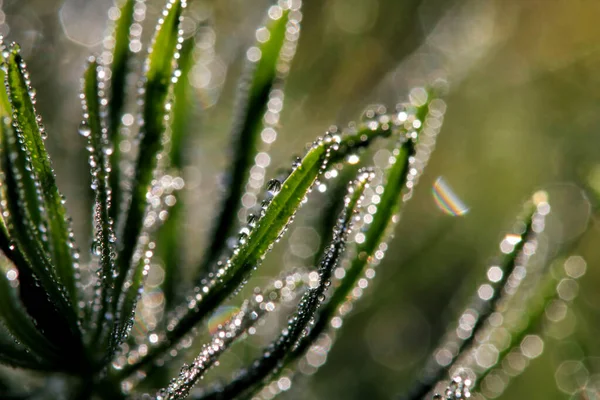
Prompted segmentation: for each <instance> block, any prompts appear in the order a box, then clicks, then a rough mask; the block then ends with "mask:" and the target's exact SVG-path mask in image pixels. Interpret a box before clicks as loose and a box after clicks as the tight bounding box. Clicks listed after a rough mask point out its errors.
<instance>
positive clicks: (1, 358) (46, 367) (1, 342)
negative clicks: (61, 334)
mask: <svg viewBox="0 0 600 400" xmlns="http://www.w3.org/2000/svg"><path fill="white" fill-rule="evenodd" d="M0 320H2V317H0ZM0 362H2V364H5V365H7V366H11V367H13V368H24V369H31V370H40V371H52V370H53V369H54V368H55V367H54V365H52V364H49V363H47V362H46V361H44V360H42V359H41V358H39V357H37V356H35V355H33V354H32V353H31V351H30V350H29V349H27V348H26V347H24V346H23V345H22V344H21V343H19V342H16V341H15V339H14V337H13V336H12V335H11V334H10V333H8V332H6V328H5V327H4V325H3V323H0ZM2 389H3V388H2V385H1V384H0V398H3V397H1V396H2Z"/></svg>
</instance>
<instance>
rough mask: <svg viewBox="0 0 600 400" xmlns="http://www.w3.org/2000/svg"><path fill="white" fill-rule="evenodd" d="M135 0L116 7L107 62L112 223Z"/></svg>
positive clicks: (118, 201) (117, 201)
mask: <svg viewBox="0 0 600 400" xmlns="http://www.w3.org/2000/svg"><path fill="white" fill-rule="evenodd" d="M136 3H137V0H125V2H124V3H123V5H122V6H121V8H120V9H119V19H118V20H117V21H116V22H115V25H114V33H113V40H112V42H113V49H112V57H111V63H110V66H109V67H110V80H109V82H110V90H109V94H108V98H107V100H108V124H107V129H108V139H109V142H110V145H111V147H112V149H113V151H112V154H111V155H110V164H111V165H112V166H114V167H113V168H114V173H112V174H111V175H110V178H109V179H110V187H111V188H112V197H113V201H114V204H115V207H113V208H112V209H111V210H110V211H111V212H110V216H111V218H112V219H113V221H114V222H115V224H116V223H117V221H118V218H119V211H120V210H119V205H120V204H121V199H122V196H121V182H120V174H119V173H118V172H119V170H118V166H119V162H120V158H121V157H120V156H121V151H120V148H119V141H120V134H119V128H120V126H121V115H122V113H123V107H124V105H125V101H126V98H127V96H126V91H127V79H126V78H127V74H128V72H129V62H130V59H131V57H132V55H133V53H132V52H131V50H130V43H131V41H130V32H129V30H130V28H131V24H132V23H133V13H134V8H135V5H136Z"/></svg>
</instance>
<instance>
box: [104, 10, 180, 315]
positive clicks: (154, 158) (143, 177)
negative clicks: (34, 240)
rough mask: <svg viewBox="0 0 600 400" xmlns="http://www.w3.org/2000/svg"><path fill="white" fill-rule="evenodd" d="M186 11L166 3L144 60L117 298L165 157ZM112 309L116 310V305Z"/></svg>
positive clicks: (119, 264)
mask: <svg viewBox="0 0 600 400" xmlns="http://www.w3.org/2000/svg"><path fill="white" fill-rule="evenodd" d="M185 7H186V1H185V0H168V2H167V6H166V8H165V10H164V11H163V17H162V18H161V19H160V21H159V25H158V27H157V28H156V33H155V36H154V39H153V44H152V46H151V50H150V51H149V55H148V59H147V60H146V73H145V77H144V79H145V82H144V90H143V105H142V111H141V117H142V121H143V125H142V126H141V127H140V146H139V154H138V158H137V164H136V169H135V177H134V180H133V183H132V194H131V202H130V206H129V210H128V213H127V217H126V220H125V226H124V229H123V235H122V238H123V240H122V242H121V246H120V249H119V254H118V258H117V259H118V268H119V271H118V276H117V278H116V280H115V287H116V291H117V295H118V294H120V292H119V291H120V290H122V286H123V283H124V282H125V277H126V276H127V273H128V271H129V270H130V269H131V262H132V260H131V258H132V256H133V252H134V251H135V249H136V245H137V241H138V238H139V235H140V232H141V230H142V223H143V220H144V214H145V211H146V208H147V205H148V201H147V193H148V189H149V187H150V185H151V181H152V178H153V176H154V172H155V169H156V167H157V164H158V158H162V157H163V156H164V154H162V150H163V139H164V138H163V136H164V133H165V131H166V129H167V125H166V124H167V120H168V118H169V113H170V108H171V105H170V103H169V102H168V97H169V92H170V91H171V90H172V88H173V84H174V82H175V81H176V79H177V74H175V70H176V67H175V63H176V60H177V59H178V58H179V53H178V51H179V50H180V49H181V34H180V33H181V32H180V28H179V25H180V21H181V13H182V11H183V9H184V8H185ZM115 301H116V302H118V296H115ZM114 305H115V307H116V303H115V304H114Z"/></svg>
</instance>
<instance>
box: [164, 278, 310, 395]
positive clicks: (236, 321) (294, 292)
mask: <svg viewBox="0 0 600 400" xmlns="http://www.w3.org/2000/svg"><path fill="white" fill-rule="evenodd" d="M303 275H307V274H302V273H299V272H294V273H291V274H289V275H286V276H284V277H283V278H282V279H277V280H275V281H274V282H272V283H271V285H270V286H269V287H268V288H267V289H265V290H262V291H261V290H260V288H258V287H257V288H255V294H254V295H253V296H252V297H251V298H250V299H249V300H246V301H245V302H244V303H243V305H242V307H241V310H240V311H239V312H237V314H235V315H234V316H233V317H232V318H231V319H230V320H228V321H227V322H225V323H219V325H218V327H217V330H216V331H215V332H214V333H212V332H211V336H212V340H211V342H210V343H208V344H205V345H203V346H202V350H201V353H200V355H199V356H198V357H196V359H195V360H194V364H193V365H192V366H191V367H190V366H187V365H184V367H183V368H182V374H186V376H185V377H182V376H180V377H179V378H177V379H173V380H172V382H171V384H170V385H169V388H167V389H164V390H162V391H160V392H159V394H158V396H162V397H165V396H167V397H168V396H169V395H172V393H174V392H175V391H177V390H179V389H180V390H185V391H187V388H184V387H183V386H190V387H191V385H192V384H193V383H192V382H191V381H190V380H197V379H198V378H202V375H203V374H204V372H205V371H208V369H210V368H211V366H213V365H215V364H216V362H217V360H218V358H219V356H220V355H221V354H222V353H224V352H225V351H226V350H227V349H228V348H229V347H230V346H231V345H232V344H233V343H234V342H235V341H237V340H238V339H241V338H242V337H243V335H244V334H245V333H247V332H248V331H250V330H251V328H253V327H254V326H256V325H257V324H258V323H259V321H261V320H262V319H263V318H264V317H265V315H266V314H268V313H270V312H273V311H275V310H276V308H277V307H278V306H279V305H280V304H281V303H289V302H291V301H293V300H294V299H295V298H296V297H297V296H298V295H299V294H300V293H301V291H302V290H303V288H304V284H306V283H308V281H309V279H310V278H309V279H306V280H305V279H303V278H302V277H303ZM208 325H209V330H210V329H211V322H210V320H209V323H208ZM184 371H186V372H184ZM186 381H188V383H186ZM180 386H182V387H180ZM178 387H180V388H179V389H178Z"/></svg>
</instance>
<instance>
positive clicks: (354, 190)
mask: <svg viewBox="0 0 600 400" xmlns="http://www.w3.org/2000/svg"><path fill="white" fill-rule="evenodd" d="M373 175H374V174H373V173H372V172H370V171H361V172H359V174H358V177H357V178H356V180H355V181H353V182H351V183H350V185H349V186H348V193H347V195H346V197H345V199H344V208H343V209H342V212H341V213H340V215H339V217H338V221H337V224H336V227H335V229H334V232H333V239H332V241H331V243H330V245H329V247H328V248H327V249H326V251H325V252H324V253H323V256H322V258H321V262H320V265H319V270H318V273H319V282H318V284H317V286H316V287H315V288H312V289H309V290H308V291H307V292H306V293H305V294H304V296H303V297H302V300H301V301H300V304H299V305H298V309H297V311H296V313H295V314H294V316H292V317H291V318H290V320H289V323H288V326H287V328H285V329H284V330H283V331H282V333H281V335H280V336H279V338H278V339H277V340H276V341H275V342H273V343H272V344H271V345H270V346H268V347H267V348H266V349H265V351H264V354H263V356H262V357H260V358H259V359H257V360H256V361H255V362H253V363H252V366H251V367H250V368H249V369H247V370H244V372H242V374H241V375H240V376H238V378H237V379H236V382H237V383H239V385H238V386H236V387H235V388H232V387H230V386H228V387H227V388H228V389H229V390H227V389H226V391H225V393H222V395H223V396H224V398H229V399H231V398H234V397H235V396H237V395H239V394H240V393H241V392H242V391H243V389H244V388H245V387H248V386H249V385H250V384H252V383H254V384H256V383H257V382H262V381H263V380H264V379H265V377H266V376H268V375H269V374H271V373H272V372H273V370H275V369H276V368H277V366H278V365H279V364H280V363H281V361H282V360H283V359H284V358H285V356H286V354H287V353H288V351H289V350H291V349H292V348H293V347H294V346H295V345H296V343H297V342H298V341H299V340H300V338H301V337H302V336H303V335H304V334H306V331H307V330H308V329H309V325H310V322H311V320H312V318H313V317H314V314H315V313H316V311H317V309H318V308H319V306H320V305H321V303H322V302H323V301H324V299H325V291H326V290H327V288H328V287H329V285H330V284H331V273H332V271H333V269H334V268H335V267H336V265H337V264H338V261H339V259H340V258H341V256H342V254H343V252H344V248H345V244H346V240H347V238H348V234H349V232H350V230H351V229H352V223H353V219H354V217H355V216H356V214H357V213H358V209H359V207H360V201H361V199H362V197H363V193H364V190H365V189H366V187H367V186H368V183H369V182H370V180H371V179H372V178H373ZM234 325H235V324H234ZM226 349H227V343H226V340H222V339H221V338H217V339H216V341H215V343H214V344H211V345H209V346H206V347H204V348H203V350H202V352H201V353H200V355H199V356H198V357H197V358H196V359H195V360H194V363H193V364H192V365H191V366H185V367H184V368H182V370H181V372H180V374H179V377H178V378H177V379H174V380H173V381H172V382H171V384H170V385H169V387H168V388H167V389H164V390H162V391H161V392H159V395H158V396H157V399H159V400H175V399H181V398H185V397H186V396H187V395H188V394H189V391H190V390H191V389H192V387H193V386H194V385H195V383H196V382H197V381H198V379H200V377H201V376H202V375H203V374H204V372H205V371H206V370H207V369H208V368H209V367H210V366H211V365H212V364H214V362H216V360H217V358H218V357H219V356H220V354H221V353H222V352H223V351H224V350H226Z"/></svg>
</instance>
